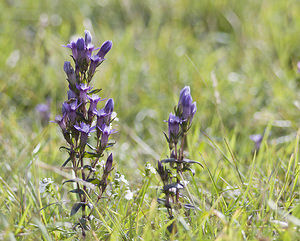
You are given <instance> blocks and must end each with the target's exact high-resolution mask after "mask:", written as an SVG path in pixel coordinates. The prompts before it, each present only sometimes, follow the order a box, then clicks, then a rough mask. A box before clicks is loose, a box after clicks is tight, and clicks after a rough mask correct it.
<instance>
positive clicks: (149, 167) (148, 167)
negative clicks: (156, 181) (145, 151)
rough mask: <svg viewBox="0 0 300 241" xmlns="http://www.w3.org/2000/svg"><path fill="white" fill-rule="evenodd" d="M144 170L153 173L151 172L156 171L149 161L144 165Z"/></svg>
mask: <svg viewBox="0 0 300 241" xmlns="http://www.w3.org/2000/svg"><path fill="white" fill-rule="evenodd" d="M146 170H149V171H150V172H151V173H153V174H155V173H156V170H155V168H154V167H153V166H152V165H151V164H150V163H148V164H147V165H146Z"/></svg>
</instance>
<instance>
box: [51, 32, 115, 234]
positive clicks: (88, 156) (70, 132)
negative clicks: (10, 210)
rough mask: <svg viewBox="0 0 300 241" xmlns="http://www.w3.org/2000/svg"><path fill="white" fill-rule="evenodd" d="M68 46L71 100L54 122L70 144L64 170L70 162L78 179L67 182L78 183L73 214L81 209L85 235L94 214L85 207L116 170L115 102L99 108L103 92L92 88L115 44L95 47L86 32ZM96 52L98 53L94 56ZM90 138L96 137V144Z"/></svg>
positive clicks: (66, 66)
mask: <svg viewBox="0 0 300 241" xmlns="http://www.w3.org/2000/svg"><path fill="white" fill-rule="evenodd" d="M65 47H67V48H70V49H71V50H72V55H71V57H72V58H73V61H74V67H75V68H73V66H72V64H71V63H70V62H68V61H66V62H65V63H64V71H65V73H66V75H67V81H68V83H69V90H68V100H66V101H65V102H64V103H63V104H62V115H61V116H57V117H56V118H55V122H56V123H57V124H58V125H59V126H60V128H61V130H62V133H63V135H64V138H65V140H66V142H67V144H68V146H67V147H65V149H66V150H67V151H68V154H69V158H68V159H67V161H65V163H64V164H63V167H65V166H66V165H67V164H68V163H71V165H72V167H71V168H72V170H73V171H74V174H75V177H76V179H74V180H67V181H66V182H75V183H76V185H77V188H76V189H75V190H72V191H71V192H72V193H76V194H77V195H78V199H79V202H77V203H75V204H74V205H73V207H72V210H71V215H74V214H75V213H76V212H77V211H78V210H79V209H80V208H81V209H82V218H81V219H80V222H79V223H78V225H79V226H80V227H81V228H82V232H83V234H85V231H84V230H87V229H88V226H87V223H88V219H89V217H90V215H91V211H90V214H89V215H87V212H86V207H91V206H92V205H90V203H89V202H88V198H87V195H88V196H89V197H91V194H92V193H96V201H95V202H96V203H97V202H98V201H99V200H100V199H101V196H102V194H103V192H104V191H105V189H106V186H107V178H108V176H109V173H110V172H111V171H112V169H113V167H112V164H113V155H112V154H109V153H108V148H109V147H111V146H112V145H113V143H109V137H110V135H111V134H113V133H115V130H113V129H112V128H111V123H112V121H113V120H112V118H111V116H112V113H113V110H114V101H113V99H108V100H106V103H105V105H104V106H103V108H99V107H98V106H99V103H100V102H102V101H104V100H105V99H102V98H101V97H99V96H98V95H97V93H98V92H100V90H101V89H94V90H93V87H92V86H90V83H91V81H92V78H93V76H94V74H95V72H96V69H97V67H99V65H100V64H101V63H102V62H103V61H104V60H105V58H104V57H105V55H106V54H107V53H108V52H109V51H110V49H111V47H112V42H111V41H106V42H104V43H103V44H102V46H101V47H100V48H94V46H93V45H92V36H91V34H90V32H89V31H85V37H84V38H78V39H77V41H75V42H71V43H70V44H68V45H67V46H65ZM96 50H99V51H97V52H96V54H94V53H95V51H96ZM93 133H94V134H93ZM91 136H94V137H95V138H94V139H95V141H94V140H93V138H91ZM87 148H89V151H87ZM90 150H91V151H90ZM105 153H107V155H108V157H107V160H106V164H105V166H104V167H103V170H102V171H99V170H96V166H97V163H98V162H99V158H102V157H103V156H104V154H105ZM66 182H65V183H66ZM85 183H90V184H91V185H92V186H91V185H86V184H85ZM91 187H94V188H91ZM96 189H98V192H97V191H95V190H96Z"/></svg>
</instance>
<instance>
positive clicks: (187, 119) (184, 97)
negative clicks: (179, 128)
mask: <svg viewBox="0 0 300 241" xmlns="http://www.w3.org/2000/svg"><path fill="white" fill-rule="evenodd" d="M196 111H197V107H196V102H193V99H192V96H191V89H190V87H189V86H185V87H184V88H183V89H182V90H181V91H180V96H179V101H178V105H177V111H176V112H177V113H176V114H177V115H178V116H179V117H181V119H182V122H183V123H185V127H186V128H185V129H187V127H188V126H190V124H191V122H192V120H193V118H194V115H195V113H196Z"/></svg>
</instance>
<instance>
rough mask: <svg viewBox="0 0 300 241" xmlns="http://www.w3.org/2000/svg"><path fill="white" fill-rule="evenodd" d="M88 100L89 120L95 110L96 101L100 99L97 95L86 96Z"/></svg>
mask: <svg viewBox="0 0 300 241" xmlns="http://www.w3.org/2000/svg"><path fill="white" fill-rule="evenodd" d="M87 98H88V99H89V100H90V107H89V110H88V115H89V120H90V119H91V118H92V117H93V116H94V112H95V111H97V103H98V102H99V101H100V100H101V98H100V97H99V96H98V95H92V96H89V95H88V96H87Z"/></svg>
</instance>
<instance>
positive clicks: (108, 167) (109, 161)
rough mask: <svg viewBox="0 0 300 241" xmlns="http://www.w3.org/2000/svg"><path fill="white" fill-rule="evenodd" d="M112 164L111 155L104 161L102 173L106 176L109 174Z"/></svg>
mask: <svg viewBox="0 0 300 241" xmlns="http://www.w3.org/2000/svg"><path fill="white" fill-rule="evenodd" d="M112 164H113V155H112V153H111V154H110V155H109V156H108V158H107V160H106V163H105V168H104V173H106V174H108V173H110V171H111V168H112Z"/></svg>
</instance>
